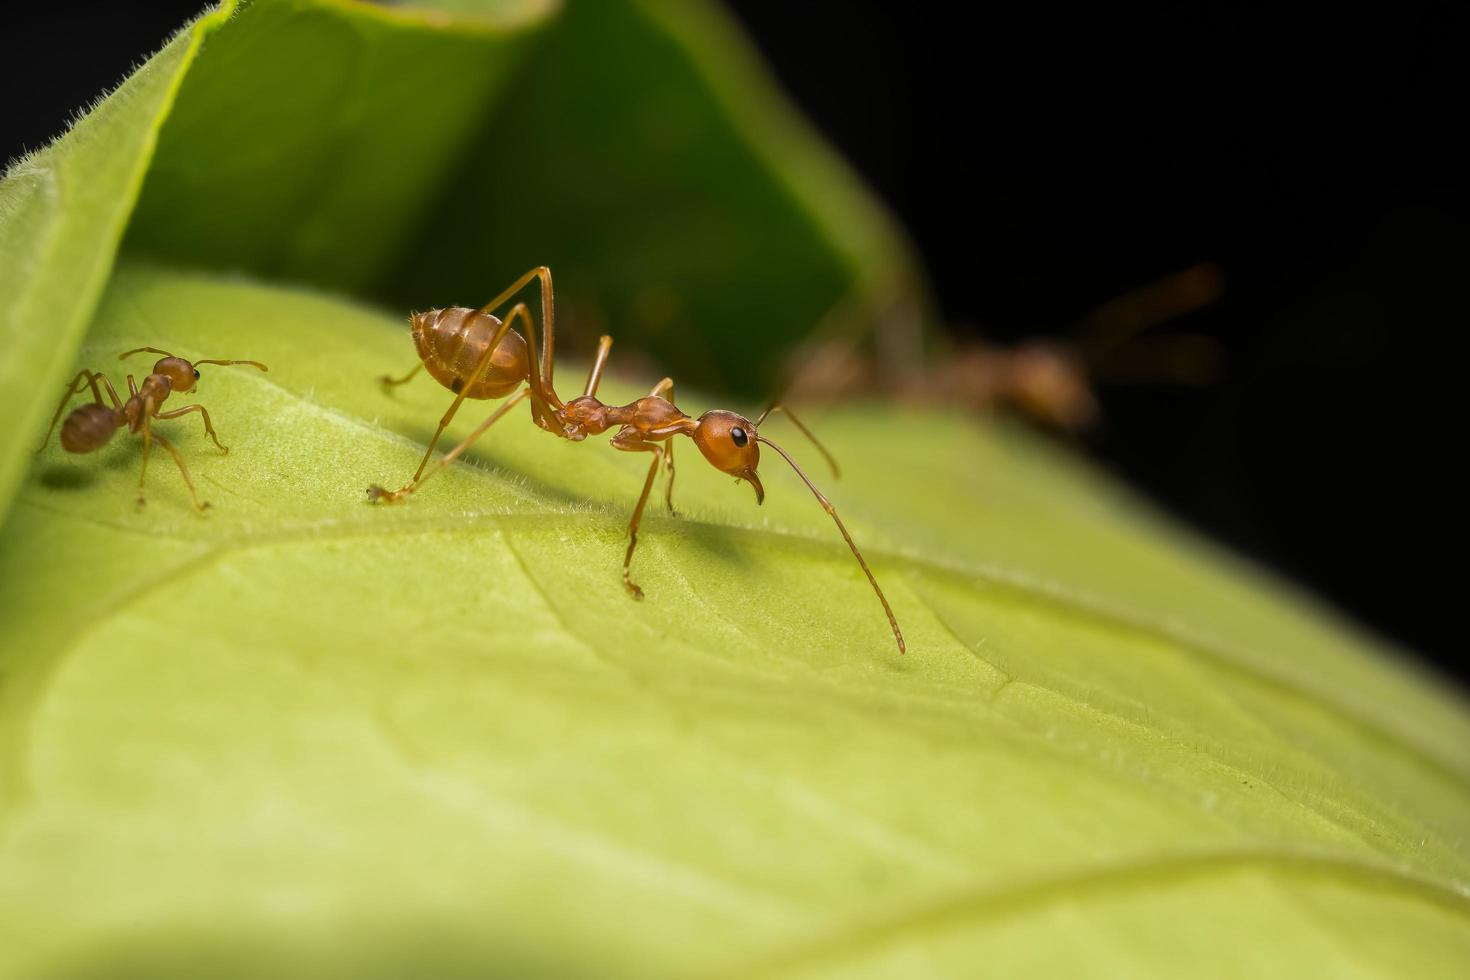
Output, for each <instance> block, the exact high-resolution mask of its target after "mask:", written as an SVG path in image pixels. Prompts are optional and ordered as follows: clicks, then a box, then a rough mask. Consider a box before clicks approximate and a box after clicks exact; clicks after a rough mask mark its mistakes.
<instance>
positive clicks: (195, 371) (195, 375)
mask: <svg viewBox="0 0 1470 980" xmlns="http://www.w3.org/2000/svg"><path fill="white" fill-rule="evenodd" d="M194 377H196V378H197V377H199V369H198V368H195V369H194Z"/></svg>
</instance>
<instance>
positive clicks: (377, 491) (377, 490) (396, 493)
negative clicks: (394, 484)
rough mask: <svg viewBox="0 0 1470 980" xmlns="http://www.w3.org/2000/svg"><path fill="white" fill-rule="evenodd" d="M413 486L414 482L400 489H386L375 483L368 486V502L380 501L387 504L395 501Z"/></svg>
mask: <svg viewBox="0 0 1470 980" xmlns="http://www.w3.org/2000/svg"><path fill="white" fill-rule="evenodd" d="M411 487H412V484H410V485H409V486H407V487H402V488H401V489H398V490H385V489H384V488H382V487H380V486H378V485H377V484H376V483H374V484H373V485H372V486H370V487H368V488H367V495H368V502H369V503H374V504H376V503H379V502H381V503H385V504H391V503H394V502H396V501H397V500H398V499H399V498H401V497H402V496H403V495H404V494H406V493H407V492H408V491H409V489H411Z"/></svg>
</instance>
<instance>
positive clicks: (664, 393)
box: [648, 378, 675, 514]
mask: <svg viewBox="0 0 1470 980" xmlns="http://www.w3.org/2000/svg"><path fill="white" fill-rule="evenodd" d="M648 394H649V395H651V396H652V397H654V398H662V399H663V400H664V401H666V402H668V403H669V404H670V405H672V404H673V403H674V379H673V378H664V379H663V380H662V381H660V382H659V383H658V384H656V385H654V386H653V390H652V391H650V392H649V393H648ZM664 462H665V463H667V464H668V466H667V469H668V480H667V482H666V483H665V484H664V506H665V507H666V508H668V511H669V513H670V514H674V513H675V511H674V440H672V439H670V440H669V441H668V442H667V443H665V444H664Z"/></svg>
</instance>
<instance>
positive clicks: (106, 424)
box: [36, 347, 269, 511]
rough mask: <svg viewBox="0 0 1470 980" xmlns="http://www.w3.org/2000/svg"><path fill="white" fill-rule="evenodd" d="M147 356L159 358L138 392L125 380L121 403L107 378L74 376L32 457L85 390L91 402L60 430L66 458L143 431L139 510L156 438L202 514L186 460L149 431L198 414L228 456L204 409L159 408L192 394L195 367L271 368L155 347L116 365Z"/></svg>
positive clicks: (86, 374)
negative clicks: (158, 422) (191, 357)
mask: <svg viewBox="0 0 1470 980" xmlns="http://www.w3.org/2000/svg"><path fill="white" fill-rule="evenodd" d="M145 351H146V352H148V353H150V354H162V355H163V357H162V358H160V359H159V361H158V363H156V364H154V365H153V371H152V373H150V374H149V375H148V376H147V377H146V378H144V379H143V384H142V386H141V387H139V385H138V384H137V383H136V382H135V381H134V380H133V376H132V375H131V374H130V375H128V395H129V396H130V397H129V398H128V400H127V401H125V402H124V401H122V400H121V399H119V398H118V397H117V392H116V391H115V390H114V389H113V387H112V382H111V381H109V380H108V379H107V375H105V374H103V373H102V372H100V371H91V370H88V369H87V368H83V369H82V370H81V371H80V372H78V373H77V376H76V377H75V378H73V379H72V382H71V384H69V385H67V388H66V394H64V395H62V396H61V404H59V405H57V406H56V414H55V415H53V416H51V425H50V427H49V428H48V429H47V430H46V438H45V439H43V440H42V441H41V446H40V448H39V449H37V450H36V452H38V453H39V452H40V451H41V450H42V449H45V448H46V444H47V443H49V442H50V441H51V433H53V432H55V431H56V423H57V421H58V420H59V419H60V418H61V413H62V412H63V411H64V410H65V409H66V403H67V402H69V401H71V400H72V398H73V396H75V395H77V394H79V393H80V392H81V391H82V389H83V388H86V387H90V388H91V389H92V398H93V399H94V401H93V403H92V404H90V405H83V406H82V407H81V408H78V409H76V410H75V411H73V412H72V413H71V414H70V415H68V416H67V417H66V421H65V422H64V423H63V424H62V426H61V448H63V449H65V450H66V451H67V452H69V453H90V452H95V451H96V450H98V449H101V448H102V447H103V446H105V445H107V443H108V442H110V441H111V440H112V436H113V434H114V433H115V432H117V430H118V429H121V428H122V427H123V426H127V428H128V431H129V432H131V433H133V434H134V435H137V434H138V433H140V432H141V433H142V435H143V467H142V469H141V470H140V471H139V473H138V506H140V507H141V506H143V504H144V503H145V501H144V497H143V481H144V479H145V478H146V477H147V475H148V451H149V449H150V448H151V447H152V445H153V441H154V440H155V439H156V440H158V442H159V443H160V444H161V445H162V446H163V448H164V449H167V450H168V452H169V455H170V456H172V457H173V458H174V462H175V463H177V464H178V466H179V472H180V473H181V474H183V477H184V483H185V485H187V486H188V488H189V496H190V497H191V498H193V500H194V507H195V509H196V510H200V511H202V510H204V509H205V508H206V507H208V506H209V504H208V503H201V502H200V500H199V495H198V494H197V493H196V492H195V491H194V481H193V480H192V479H191V478H190V477H189V469H188V467H186V466H185V465H184V458H183V457H182V456H180V455H179V451H178V450H177V449H175V448H174V444H173V443H172V442H169V441H168V440H167V439H165V438H164V437H163V436H162V435H160V434H158V433H156V432H154V431H153V420H154V419H176V418H178V417H179V416H181V415H187V414H188V413H189V412H198V413H199V414H200V416H201V417H203V419H204V431H205V432H206V433H207V434H208V435H209V438H211V439H213V440H214V444H215V445H216V446H218V447H219V450H220V452H222V453H228V452H229V451H230V449H229V447H228V446H225V445H222V444H221V443H220V441H219V436H217V435H215V433H214V425H213V424H212V423H211V422H210V421H209V412H208V411H206V410H205V408H204V406H203V405H199V404H194V405H185V406H184V407H183V408H176V409H174V410H173V411H171V412H163V411H159V409H161V408H162V407H163V403H164V402H165V401H167V400H168V396H169V395H170V394H171V393H172V392H175V391H176V392H178V393H179V394H181V395H187V394H189V393H190V392H192V391H193V390H194V387H195V385H196V384H198V382H199V367H198V365H200V364H226V365H228V364H249V365H250V366H251V367H257V368H260V369H261V370H262V371H266V370H269V368H267V367H266V366H265V365H264V364H262V363H260V362H259V361H228V360H216V359H213V358H210V359H208V360H203V361H194V362H192V363H191V362H189V361H186V360H185V359H184V358H182V357H175V356H174V355H173V354H170V353H169V352H168V351H165V350H159V349H158V348H157V347H136V348H134V349H133V350H130V351H126V352H125V353H122V354H119V355H118V360H122V359H123V358H125V357H129V356H131V355H133V354H139V353H143V352H145ZM99 381H101V382H102V384H103V386H104V387H106V388H107V396H108V398H110V399H111V400H112V407H111V408H108V407H107V406H106V405H105V404H103V402H102V392H101V391H100V390H99V389H98V387H97V382H99Z"/></svg>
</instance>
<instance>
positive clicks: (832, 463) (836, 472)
mask: <svg viewBox="0 0 1470 980" xmlns="http://www.w3.org/2000/svg"><path fill="white" fill-rule="evenodd" d="M775 412H782V413H784V414H785V416H786V417H787V418H788V419H790V420H791V421H792V423H793V424H795V426H796V427H797V428H798V429H800V430H801V431H802V434H803V435H805V436H806V437H807V438H808V439H810V440H811V441H812V445H813V446H816V447H817V452H819V453H821V454H822V458H823V459H825V460H826V461H827V465H828V466H829V467H831V468H832V479H834V480H840V479H842V471H841V470H840V469H838V467H837V460H836V459H834V458H833V456H832V454H831V453H829V452H827V447H826V446H824V445H822V440H820V439H818V438H817V437H816V436H815V435H813V434H812V430H811V429H808V428H807V427H806V426H805V425H802V423H801V419H799V418H797V417H796V416H795V415H794V414H793V413H792V411H791V409H789V408H787V407H786V406H785V405H782V404H781V403H780V402H771V407H770V408H767V409H766V410H765V411H764V412H761V417H760V418H758V419H756V420H755V427H756V428H757V429H759V428H760V427H761V423H762V422H764V421H765V420H766V416H768V415H771V414H772V413H775ZM772 445H773V446H774V445H775V443H772ZM776 451H777V452H781V449H780V447H777V449H776ZM781 455H782V456H786V454H785V453H784V452H781ZM786 459H787V462H790V461H791V457H789V456H787V457H786ZM791 465H792V466H795V465H796V464H795V463H791ZM798 472H800V471H798ZM803 479H805V477H803ZM807 485H808V486H811V484H807ZM812 489H813V491H815V490H816V488H815V487H813V488H812ZM870 577H871V576H870ZM875 584H876V583H875ZM900 646H902V644H900Z"/></svg>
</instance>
